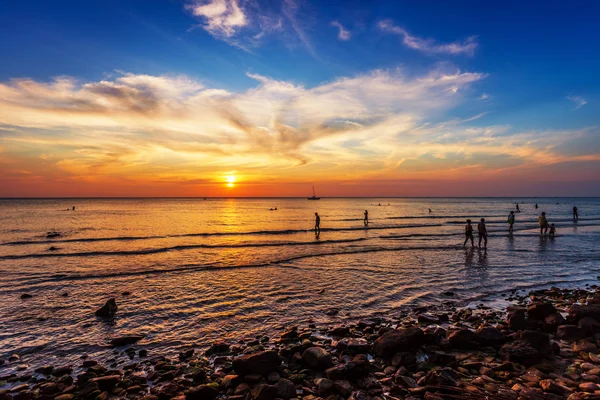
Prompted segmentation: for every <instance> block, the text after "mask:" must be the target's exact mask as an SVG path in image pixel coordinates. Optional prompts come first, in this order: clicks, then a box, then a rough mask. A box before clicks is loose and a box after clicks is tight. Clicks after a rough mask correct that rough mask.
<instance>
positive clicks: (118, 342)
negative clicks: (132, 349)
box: [110, 335, 144, 347]
mask: <svg viewBox="0 0 600 400" xmlns="http://www.w3.org/2000/svg"><path fill="white" fill-rule="evenodd" d="M143 338H144V337H143V336H142V335H125V336H118V337H115V338H112V339H111V340H110V344H111V345H113V346H115V347H118V346H127V345H129V344H134V343H137V342H139V341H140V340H142V339H143Z"/></svg>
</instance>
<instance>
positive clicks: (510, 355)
mask: <svg viewBox="0 0 600 400" xmlns="http://www.w3.org/2000/svg"><path fill="white" fill-rule="evenodd" d="M500 355H501V356H502V358H503V359H505V360H507V361H510V362H514V363H518V364H523V365H526V366H531V365H535V364H539V363H540V362H541V361H542V358H543V355H542V354H540V352H539V351H537V350H536V349H535V348H533V347H532V346H531V345H530V344H529V343H527V342H526V341H524V340H515V341H514V342H509V343H506V344H505V345H504V346H502V348H501V349H500Z"/></svg>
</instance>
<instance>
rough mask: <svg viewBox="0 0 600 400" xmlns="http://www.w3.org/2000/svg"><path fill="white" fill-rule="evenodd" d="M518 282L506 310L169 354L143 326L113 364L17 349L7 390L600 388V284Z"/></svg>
mask: <svg viewBox="0 0 600 400" xmlns="http://www.w3.org/2000/svg"><path fill="white" fill-rule="evenodd" d="M513 293H514V294H511V295H509V298H508V301H510V302H511V303H512V305H509V306H507V307H506V308H505V309H503V310H497V309H492V308H491V307H487V306H482V305H479V306H475V305H474V304H471V305H470V306H469V305H467V306H463V307H455V306H453V305H450V304H447V305H444V306H443V307H440V308H436V307H416V308H413V309H412V310H411V311H408V312H406V313H399V314H400V316H399V317H395V318H379V317H374V318H366V319H362V320H357V319H354V321H353V322H348V321H346V322H345V323H340V324H338V326H331V324H324V325H323V326H317V325H315V324H313V323H308V324H306V325H305V326H300V327H295V326H286V327H281V328H282V329H281V333H280V334H278V335H273V336H272V337H266V336H259V337H257V338H256V339H255V340H238V341H230V342H227V343H224V342H216V343H213V344H212V345H211V346H210V347H209V348H208V350H206V351H199V349H200V348H203V347H204V348H205V347H206V345H208V343H204V344H201V345H194V346H187V347H186V348H185V349H183V350H182V351H181V352H180V353H179V354H178V356H176V357H170V358H167V357H164V356H163V355H160V354H155V353H154V351H152V350H150V351H148V350H147V349H144V348H141V347H139V346H136V342H138V341H139V340H141V339H142V338H143V336H135V335H130V336H124V337H117V338H113V341H112V344H113V347H114V349H113V354H114V355H115V357H114V358H113V359H112V360H109V361H108V362H107V364H106V365H105V366H101V365H100V364H99V363H98V362H97V361H95V360H91V359H88V358H87V357H86V356H85V355H82V356H81V361H80V362H79V363H78V364H77V365H53V366H39V367H38V368H35V372H34V373H30V372H27V371H26V370H25V368H24V369H23V370H22V371H18V370H19V365H20V364H21V363H22V361H21V359H20V357H19V356H18V355H14V356H10V357H7V359H5V360H4V359H3V360H0V388H2V389H0V400H12V399H18V400H20V399H37V398H40V399H53V398H57V399H59V400H70V399H79V398H81V399H99V400H105V399H108V398H124V397H126V398H132V399H141V398H146V399H148V400H156V399H158V400H163V399H171V398H181V399H184V398H186V399H201V400H214V399H216V398H220V399H226V398H227V399H231V400H242V399H245V398H248V399H251V400H274V399H276V398H281V399H284V400H287V399H290V398H297V397H298V398H303V399H306V400H311V399H315V398H319V397H321V398H327V399H328V400H335V399H352V400H359V399H360V400H363V399H369V398H373V399H375V400H379V399H391V400H394V399H403V398H406V399H428V400H438V399H450V398H452V399H455V398H463V399H479V398H481V399H484V398H489V399H499V400H500V399H529V398H532V399H536V398H539V399H542V398H543V399H567V398H568V399H570V400H576V399H580V398H582V399H583V398H599V399H600V354H599V353H600V350H598V346H600V340H598V339H600V288H598V286H596V285H591V286H589V287H586V288H585V289H559V288H551V289H545V290H534V291H532V292H530V293H529V294H528V295H517V294H516V289H515V291H513ZM450 298H451V297H450ZM350 320H352V318H350ZM119 355H125V356H127V357H128V359H129V360H130V362H129V363H123V362H122V361H120V362H119V361H118V359H119V357H118V356H119ZM7 367H9V368H11V369H16V370H17V371H16V372H14V373H9V372H8V371H6V369H7ZM15 367H16V368H15ZM3 370H4V371H6V372H3ZM596 384H599V385H596Z"/></svg>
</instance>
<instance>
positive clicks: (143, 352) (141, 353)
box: [138, 349, 148, 357]
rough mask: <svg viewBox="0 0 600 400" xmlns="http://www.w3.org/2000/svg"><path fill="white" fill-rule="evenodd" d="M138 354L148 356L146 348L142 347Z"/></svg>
mask: <svg viewBox="0 0 600 400" xmlns="http://www.w3.org/2000/svg"><path fill="white" fill-rule="evenodd" d="M138 356H139V357H147V356H148V350H146V349H142V350H140V351H139V352H138Z"/></svg>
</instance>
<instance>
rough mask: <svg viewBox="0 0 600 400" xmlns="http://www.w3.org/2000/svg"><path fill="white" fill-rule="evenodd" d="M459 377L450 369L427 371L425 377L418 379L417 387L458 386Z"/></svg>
mask: <svg viewBox="0 0 600 400" xmlns="http://www.w3.org/2000/svg"><path fill="white" fill-rule="evenodd" d="M459 381H460V377H459V376H458V373H457V372H456V371H454V370H453V369H452V368H442V369H436V370H432V371H429V372H428V373H427V375H425V376H424V377H422V378H421V379H419V382H418V385H419V386H426V385H433V386H458V382H459Z"/></svg>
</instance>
